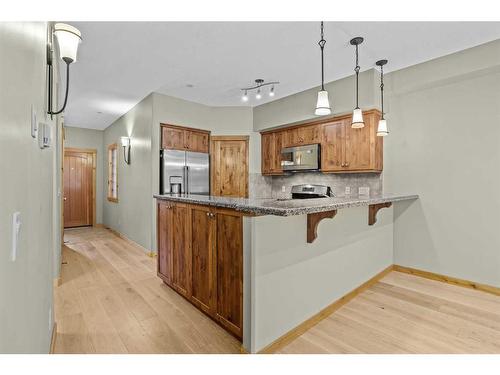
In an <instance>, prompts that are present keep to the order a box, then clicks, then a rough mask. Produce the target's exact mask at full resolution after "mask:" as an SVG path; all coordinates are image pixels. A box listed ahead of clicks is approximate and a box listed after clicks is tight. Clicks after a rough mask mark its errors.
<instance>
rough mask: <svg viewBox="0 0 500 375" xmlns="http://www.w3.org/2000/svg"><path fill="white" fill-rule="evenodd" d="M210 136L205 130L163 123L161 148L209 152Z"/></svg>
mask: <svg viewBox="0 0 500 375" xmlns="http://www.w3.org/2000/svg"><path fill="white" fill-rule="evenodd" d="M209 138H210V132H208V131H205V130H200V129H192V128H185V127H181V126H176V125H166V124H161V148H167V149H171V150H183V151H194V152H207V153H208V150H209V147H208V144H209Z"/></svg>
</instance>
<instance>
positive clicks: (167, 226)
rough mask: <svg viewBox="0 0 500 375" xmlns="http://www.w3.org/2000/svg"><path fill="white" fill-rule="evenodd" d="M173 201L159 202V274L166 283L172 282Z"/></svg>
mask: <svg viewBox="0 0 500 375" xmlns="http://www.w3.org/2000/svg"><path fill="white" fill-rule="evenodd" d="M172 212H173V211H172V203H171V202H167V201H159V202H158V210H157V216H158V218H157V237H158V254H157V259H158V264H157V274H158V276H160V277H161V278H162V279H163V281H165V283H166V284H168V285H171V284H172V239H173V233H172Z"/></svg>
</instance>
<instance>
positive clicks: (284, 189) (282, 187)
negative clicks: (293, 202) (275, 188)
mask: <svg viewBox="0 0 500 375" xmlns="http://www.w3.org/2000/svg"><path fill="white" fill-rule="evenodd" d="M281 192H282V193H286V186H285V185H282V186H281Z"/></svg>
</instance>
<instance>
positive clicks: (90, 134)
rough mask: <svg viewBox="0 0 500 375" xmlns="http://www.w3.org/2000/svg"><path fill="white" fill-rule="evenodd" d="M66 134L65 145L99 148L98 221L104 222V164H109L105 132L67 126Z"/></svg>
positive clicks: (97, 172)
mask: <svg viewBox="0 0 500 375" xmlns="http://www.w3.org/2000/svg"><path fill="white" fill-rule="evenodd" d="M64 135H65V139H64V145H65V147H75V148H90V149H95V150H97V165H96V223H98V224H102V222H103V221H102V220H103V219H102V211H103V205H104V199H105V198H106V196H105V194H106V190H105V189H104V187H105V182H104V165H107V154H105V152H104V150H105V148H104V146H103V145H104V132H103V131H102V130H95V129H84V128H74V127H70V126H66V127H65V128H64ZM106 173H107V172H106ZM106 183H107V182H106Z"/></svg>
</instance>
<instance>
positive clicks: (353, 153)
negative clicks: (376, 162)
mask: <svg viewBox="0 0 500 375" xmlns="http://www.w3.org/2000/svg"><path fill="white" fill-rule="evenodd" d="M365 117H368V116H365ZM345 129H346V130H345V161H344V163H345V164H344V165H345V169H347V170H349V171H363V170H370V169H373V168H374V166H373V165H372V152H373V151H374V147H375V143H373V145H372V137H371V130H372V129H373V127H372V126H371V121H370V120H369V119H368V118H366V119H365V126H364V127H363V128H361V129H353V128H352V127H351V120H350V119H348V120H346V126H345ZM373 141H375V140H374V139H373ZM372 146H373V147H372Z"/></svg>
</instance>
